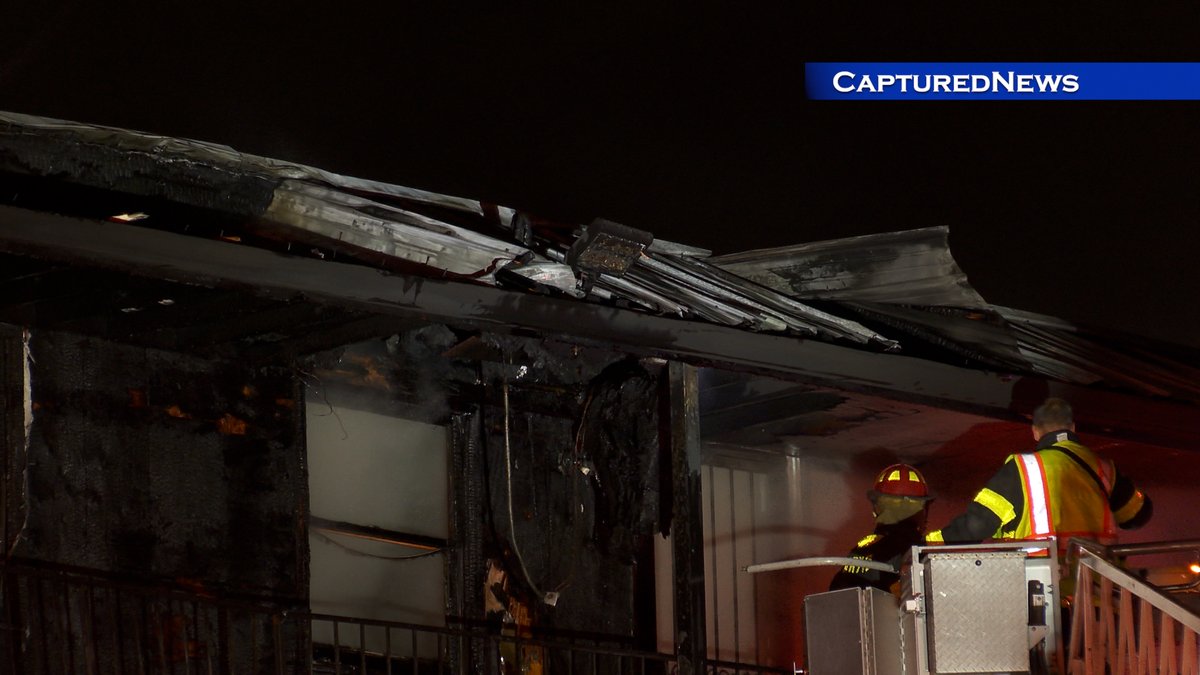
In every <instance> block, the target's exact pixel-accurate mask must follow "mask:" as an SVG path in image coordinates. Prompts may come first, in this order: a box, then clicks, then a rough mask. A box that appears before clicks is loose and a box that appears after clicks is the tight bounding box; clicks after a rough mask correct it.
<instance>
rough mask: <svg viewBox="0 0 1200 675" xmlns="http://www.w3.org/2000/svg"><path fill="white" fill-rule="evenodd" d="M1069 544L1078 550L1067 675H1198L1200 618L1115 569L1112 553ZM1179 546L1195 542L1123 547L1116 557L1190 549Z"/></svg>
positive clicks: (1159, 591)
mask: <svg viewBox="0 0 1200 675" xmlns="http://www.w3.org/2000/svg"><path fill="white" fill-rule="evenodd" d="M1072 545H1073V546H1077V547H1078V549H1079V562H1078V567H1077V569H1078V572H1077V577H1078V581H1077V586H1076V594H1075V603H1074V609H1073V612H1072V617H1073V621H1072V627H1071V639H1070V641H1069V644H1070V647H1069V651H1068V655H1067V656H1068V661H1067V663H1068V673H1069V674H1070V675H1105V673H1107V674H1108V675H1200V615H1198V614H1197V613H1195V612H1193V611H1192V610H1190V609H1189V608H1187V607H1185V606H1184V605H1182V604H1180V603H1179V602H1177V601H1176V600H1175V599H1174V598H1172V597H1171V596H1170V594H1169V593H1167V592H1164V590H1163V589H1162V588H1160V587H1157V586H1154V585H1153V584H1150V583H1147V582H1145V581H1143V580H1141V579H1139V578H1137V577H1136V576H1134V575H1132V574H1130V573H1129V571H1127V570H1125V569H1122V568H1121V567H1119V566H1118V565H1117V564H1116V563H1114V562H1113V561H1112V557H1113V554H1112V552H1113V550H1115V549H1106V548H1105V547H1103V546H1100V545H1098V544H1095V543H1092V542H1087V541H1081V540H1074V541H1073V542H1072ZM1181 545H1182V546H1185V547H1186V546H1196V545H1197V543H1192V542H1178V543H1173V544H1170V545H1163V544H1154V545H1149V546H1147V547H1142V549H1141V550H1140V551H1138V550H1137V547H1121V548H1120V552H1121V553H1122V554H1129V553H1136V552H1151V553H1153V552H1163V551H1166V550H1176V551H1177V550H1190V549H1189V548H1179V547H1180V546H1181ZM1163 546H1170V548H1163ZM1156 547H1157V548H1156ZM1114 601H1115V605H1114Z"/></svg>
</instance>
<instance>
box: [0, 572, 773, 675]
mask: <svg viewBox="0 0 1200 675" xmlns="http://www.w3.org/2000/svg"><path fill="white" fill-rule="evenodd" d="M3 581H4V583H3V587H2V588H0V601H2V603H3V614H2V621H3V623H2V625H0V673H6V674H10V675H17V674H20V675H58V674H60V673H63V674H68V673H69V674H71V675H74V674H76V673H82V674H84V675H109V674H125V673H130V674H136V675H235V674H242V673H255V674H257V673H264V674H273V675H284V674H291V673H320V674H336V675H343V674H345V675H375V674H380V675H383V674H387V675H392V674H396V675H401V674H404V675H408V674H413V675H416V674H418V673H429V674H433V673H451V674H456V675H468V674H469V675H492V674H501V673H502V674H504V675H509V674H513V675H515V674H518V673H527V674H529V675H549V674H551V673H553V674H555V675H557V674H559V673H582V674H585V675H610V674H611V675H627V674H628V675H642V674H653V673H663V674H666V673H675V672H677V670H678V664H677V662H676V659H675V657H674V656H673V655H670V654H658V653H655V652H649V651H643V650H638V649H634V648H631V647H630V646H629V645H628V643H627V639H625V640H623V639H622V638H619V637H613V636H603V635H580V634H570V635H567V634H561V633H560V634H555V633H549V632H540V631H539V632H530V631H529V630H528V629H523V630H522V631H520V632H519V633H518V632H517V631H514V630H513V627H511V626H501V625H487V624H483V623H477V622H475V623H472V622H465V621H455V620H449V621H448V622H447V623H448V625H447V626H444V627H437V626H424V625H417V624H408V623H401V622H394V621H379V620H369V619H356V618H350V617H342V616H332V615H326V614H313V613H311V612H309V611H308V610H307V609H306V608H304V607H303V606H300V605H298V604H297V603H295V602H288V601H286V600H279V599H263V598H260V597H248V596H247V597H234V596H230V595H221V596H217V595H215V594H213V593H210V592H207V591H206V590H205V589H203V588H200V587H198V586H195V585H189V584H186V583H172V584H166V583H157V584H155V583H146V582H144V581H138V580H131V579H126V578H119V577H117V576H114V575H110V574H105V573H101V572H97V571H94V570H85V569H80V568H71V567H64V566H57V565H47V564H44V563H36V562H33V561H10V562H9V563H7V564H6V565H5V566H4V568H3ZM703 668H704V671H705V672H707V673H712V674H713V675H724V674H730V675H733V674H739V675H740V674H749V673H776V674H777V673H790V672H791V670H790V669H786V670H781V669H777V668H767V667H760V666H754V665H746V664H736V663H724V662H708V663H706V664H704V667H703Z"/></svg>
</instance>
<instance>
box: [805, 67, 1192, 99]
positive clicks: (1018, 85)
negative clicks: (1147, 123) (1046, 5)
mask: <svg viewBox="0 0 1200 675" xmlns="http://www.w3.org/2000/svg"><path fill="white" fill-rule="evenodd" d="M804 76H805V89H806V91H807V93H808V97H809V98H811V99H816V100H820V101H935V100H936V101H999V100H1005V101H1009V100H1015V101H1025V100H1030V101H1032V100H1040V101H1183V100H1187V101H1195V100H1200V63H806V64H805V65H804Z"/></svg>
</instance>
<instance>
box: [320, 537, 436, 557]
mask: <svg viewBox="0 0 1200 675" xmlns="http://www.w3.org/2000/svg"><path fill="white" fill-rule="evenodd" d="M309 532H311V533H312V534H315V535H317V536H318V537H320V538H321V539H324V540H325V541H326V542H328V543H330V544H333V545H334V546H337V547H338V548H341V549H344V550H345V551H346V552H348V553H350V554H351V555H357V556H362V557H364V558H377V559H379V560H415V559H417V558H425V557H428V556H431V555H437V554H439V553H441V552H442V551H444V550H445V549H441V548H435V549H433V550H432V551H425V552H423V553H416V554H414V555H379V554H377V553H367V552H366V551H359V550H358V549H355V548H350V547H349V546H347V545H345V544H343V543H342V542H340V541H338V540H336V539H334V538H333V537H330V536H328V535H325V534H322V533H321V532H318V531H317V530H315V529H310V530H309Z"/></svg>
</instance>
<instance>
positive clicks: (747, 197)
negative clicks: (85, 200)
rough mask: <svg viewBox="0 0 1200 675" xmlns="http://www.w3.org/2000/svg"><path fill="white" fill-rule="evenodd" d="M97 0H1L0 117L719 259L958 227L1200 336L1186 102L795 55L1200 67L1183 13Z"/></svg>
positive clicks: (1022, 278) (992, 261)
mask: <svg viewBox="0 0 1200 675" xmlns="http://www.w3.org/2000/svg"><path fill="white" fill-rule="evenodd" d="M103 4H108V3H90V2H88V3H85V2H73V3H58V4H54V5H45V4H43V5H39V6H38V7H8V8H6V9H5V12H4V18H3V19H2V23H0V110H9V111H16V112H24V113H30V114H37V115H46V116H51V117H59V118H66V119H72V120H76V121H81V122H89V123H95V124H106V125H112V126H120V127H128V128H134V129H139V130H143V131H150V132H154V133H161V134H164V135H173V136H183V137H189V138H196V139H201V140H206V141H212V142H217V143H224V144H228V145H232V146H233V147H235V148H237V149H239V150H243V151H246V152H252V153H256V154H262V155H268V156H272V157H278V158H282V159H288V160H293V161H297V162H302V163H307V164H312V165H316V166H319V167H322V168H325V169H329V170H332V171H336V172H340V173H345V174H350V175H356V176H361V177H366V178H372V179H377V180H383V181H388V182H393V183H399V184H403V185H410V186H414V187H420V188H425V189H429V190H435V191H439V192H445V193H450V194H456V195H461V196H466V197H474V198H478V199H483V200H486V201H491V202H496V203H500V204H504V205H508V206H513V207H517V208H521V209H524V210H528V211H531V212H533V213H537V214H540V215H543V216H546V217H550V218H556V219H562V220H567V221H573V222H587V221H590V220H591V219H592V218H594V217H597V216H602V217H606V218H609V219H612V220H616V221H618V222H622V223H625V224H627V225H631V226H634V227H638V228H642V229H645V230H649V231H651V232H653V233H654V234H655V235H657V236H659V237H661V238H665V239H671V240H675V241H681V242H684V243H689V244H693V245H698V246H703V247H707V248H711V249H713V250H714V251H716V252H718V253H728V252H733V251H738V250H744V249H748V248H761V247H769V246H780V245H786V244H793V243H799V242H805V241H814V240H820V239H826V238H833V237H843V236H851V235H857V234H867V233H873V232H884V231H890V230H898V229H907V228H914V227H924V226H929V225H948V226H949V227H950V231H951V247H952V250H953V251H954V253H955V256H956V258H957V260H958V261H959V264H960V265H961V266H962V268H963V269H964V270H965V271H966V272H967V275H968V276H969V278H970V280H971V282H972V283H973V285H975V287H976V288H977V289H978V290H979V291H980V293H981V294H982V295H983V296H984V297H985V298H986V299H988V300H989V301H990V302H993V303H995V304H1001V305H1008V306H1013V307H1019V308H1022V309H1028V310H1031V311H1037V312H1043V313H1047V314H1052V315H1056V316H1061V317H1064V318H1068V319H1073V320H1076V321H1081V322H1085V323H1093V324H1097V325H1101V326H1107V327H1110V328H1116V329H1119V330H1123V331H1127V332H1132V333H1140V334H1145V335H1149V336H1153V337H1159V338H1163V339H1168V340H1172V341H1175V342H1179V343H1186V344H1192V345H1197V346H1200V312H1198V311H1197V309H1196V307H1195V296H1196V289H1197V288H1200V260H1198V259H1197V254H1198V251H1200V234H1198V233H1197V227H1196V226H1197V223H1198V222H1200V191H1198V190H1197V188H1196V185H1197V179H1198V177H1200V175H1198V174H1200V103H1171V102H1163V103H1137V102H1117V103H1061V102H1055V103H1045V102H1041V103H1038V102H1025V103H1013V102H1001V103H996V102H993V103H984V102H979V103H834V102H825V103H822V102H813V101H807V100H805V97H804V93H803V92H804V79H803V69H804V63H805V61H820V60H826V61H835V60H846V61H869V60H936V61H968V60H995V61H1038V60H1061V61H1089V60H1131V61H1133V60H1140V61H1153V60H1177V61H1187V60H1200V40H1197V39H1196V38H1195V35H1194V32H1195V31H1194V30H1193V29H1192V28H1190V27H1195V26H1200V22H1198V21H1197V13H1196V11H1195V10H1188V11H1189V14H1187V15H1184V14H1171V13H1169V10H1161V9H1160V10H1154V11H1156V12H1157V14H1156V15H1154V16H1151V15H1149V11H1150V10H1147V11H1146V12H1145V13H1144V14H1142V15H1128V14H1125V13H1119V12H1118V11H1115V10H1114V11H1110V10H1108V8H1107V7H1108V5H1106V4H1103V3H1100V4H1096V3H1093V4H1092V5H1089V6H1088V10H1087V12H1086V14H1085V13H1081V12H1075V11H1073V10H1071V9H1064V8H1046V7H1039V6H1033V5H1031V6H1029V7H1030V9H1029V11H1028V12H1025V11H1023V10H1020V9H1017V8H1012V9H1006V10H1005V13H1002V14H1001V13H992V14H988V13H987V12H986V11H984V10H980V9H979V8H977V7H974V6H972V7H969V8H967V9H964V10H963V11H961V12H946V11H943V10H935V9H930V8H928V7H923V8H920V9H912V8H911V7H906V6H904V7H902V6H897V8H895V9H891V10H888V12H886V13H879V11H878V10H873V9H872V10H868V9H866V8H861V9H859V10H857V11H854V12H847V13H842V14H833V13H829V12H818V11H814V10H811V9H804V10H790V11H776V9H773V8H778V7H785V6H789V5H787V4H780V5H762V4H752V3H747V4H744V5H740V6H730V7H729V8H727V9H725V10H723V11H714V12H710V13H706V14H690V13H687V12H685V11H684V7H685V6H683V5H679V6H670V7H667V6H663V7H660V8H645V7H643V8H638V9H632V8H624V9H619V10H618V9H611V8H610V9H605V10H599V9H598V10H596V11H593V12H584V11H581V10H578V9H573V10H571V13H570V14H565V13H562V12H561V10H560V11H558V12H542V13H536V14H535V13H533V12H530V11H521V12H514V11H512V10H499V9H489V10H486V11H476V12H470V13H466V12H464V13H462V14H460V15H454V14H449V13H439V14H437V15H433V14H431V13H429V12H428V11H427V10H424V9H418V8H414V7H408V6H402V5H397V6H394V7H392V8H391V9H377V10H369V11H368V10H363V9H359V8H356V7H354V6H352V5H351V4H349V3H346V4H344V5H337V4H327V5H324V6H323V7H322V9H321V11H319V12H308V11H307V10H305V9H303V7H304V5H301V4H294V5H282V4H272V3H254V2H245V3H242V4H240V5H237V6H231V7H229V8H225V7H222V6H219V5H214V4H209V3H190V4H187V5H180V8H179V9H171V10H167V9H164V7H166V4H165V3H153V4H151V3H145V4H131V3H121V9H113V8H112V7H111V6H109V7H102V6H100V5H103ZM807 4H808V3H790V6H800V5H807ZM1114 6H1115V3H1114ZM752 9H753V11H751V10H752Z"/></svg>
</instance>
